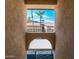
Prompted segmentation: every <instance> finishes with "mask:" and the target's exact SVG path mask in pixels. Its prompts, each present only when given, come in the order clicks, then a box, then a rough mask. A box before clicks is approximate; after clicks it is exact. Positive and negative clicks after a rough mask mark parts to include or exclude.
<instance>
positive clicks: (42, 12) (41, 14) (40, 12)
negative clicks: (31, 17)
mask: <svg viewBox="0 0 79 59" xmlns="http://www.w3.org/2000/svg"><path fill="white" fill-rule="evenodd" d="M44 13H45V12H44V11H39V12H36V14H37V15H38V16H39V17H40V26H42V24H41V22H42V18H43V15H44ZM42 32H44V26H42Z"/></svg>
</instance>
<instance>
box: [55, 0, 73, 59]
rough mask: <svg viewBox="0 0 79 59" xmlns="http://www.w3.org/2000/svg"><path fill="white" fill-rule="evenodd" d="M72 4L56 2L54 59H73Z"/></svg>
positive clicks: (63, 1) (62, 0) (60, 0)
mask: <svg viewBox="0 0 79 59" xmlns="http://www.w3.org/2000/svg"><path fill="white" fill-rule="evenodd" d="M73 2H74V1H73V0H58V6H59V7H58V8H59V9H58V14H57V15H58V16H57V20H56V26H57V28H56V29H57V30H56V31H57V32H56V59H74V14H73V13H74V9H73V8H74V3H73Z"/></svg>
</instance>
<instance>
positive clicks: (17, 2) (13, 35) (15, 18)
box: [5, 0, 25, 59]
mask: <svg viewBox="0 0 79 59" xmlns="http://www.w3.org/2000/svg"><path fill="white" fill-rule="evenodd" d="M23 12H24V11H23V2H22V0H6V14H5V16H6V20H5V26H6V29H5V31H6V33H5V34H6V37H5V51H6V52H5V57H6V59H23V58H24V51H25V42H24V39H25V37H24V21H23V20H24V17H23V15H24V13H23Z"/></svg>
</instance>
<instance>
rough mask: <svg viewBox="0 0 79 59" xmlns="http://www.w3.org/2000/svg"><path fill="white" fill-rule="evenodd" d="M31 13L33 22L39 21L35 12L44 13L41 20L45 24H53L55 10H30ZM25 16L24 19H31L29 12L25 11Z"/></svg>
mask: <svg viewBox="0 0 79 59" xmlns="http://www.w3.org/2000/svg"><path fill="white" fill-rule="evenodd" d="M32 11H33V18H34V21H38V22H39V21H40V19H39V16H38V15H37V14H36V12H39V11H44V12H45V13H44V15H43V18H42V19H43V20H44V22H45V23H53V22H55V18H56V17H55V15H56V13H55V10H32ZM25 14H26V17H31V10H26V12H25Z"/></svg>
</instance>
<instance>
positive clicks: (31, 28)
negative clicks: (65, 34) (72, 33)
mask: <svg viewBox="0 0 79 59" xmlns="http://www.w3.org/2000/svg"><path fill="white" fill-rule="evenodd" d="M54 31H55V29H54V27H53V26H45V27H43V28H42V27H41V26H27V27H26V32H54Z"/></svg>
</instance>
